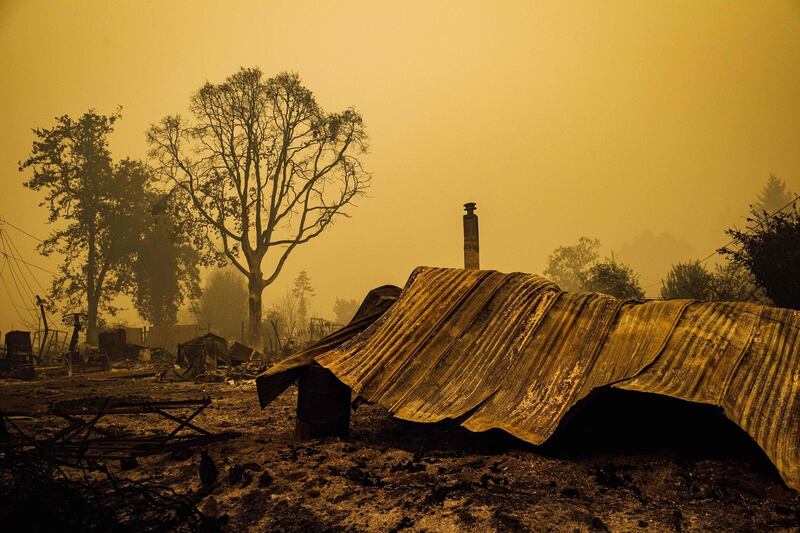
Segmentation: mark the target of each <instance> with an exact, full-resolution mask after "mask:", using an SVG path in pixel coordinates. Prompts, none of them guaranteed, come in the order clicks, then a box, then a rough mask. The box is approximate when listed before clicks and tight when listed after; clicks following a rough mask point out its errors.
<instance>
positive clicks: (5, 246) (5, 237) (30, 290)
mask: <svg viewBox="0 0 800 533" xmlns="http://www.w3.org/2000/svg"><path fill="white" fill-rule="evenodd" d="M0 238H1V239H2V240H3V249H4V250H10V251H11V257H12V258H13V259H14V260H15V261H16V260H17V257H16V255H15V254H14V251H13V250H11V249H10V247H11V246H13V243H12V242H11V239H10V238H9V237H8V235H7V234H6V232H0ZM16 267H17V271H16V272H15V271H14V269H13V268H12V272H13V273H14V274H15V275H16V274H17V273H18V274H19V279H20V280H21V281H22V284H23V285H24V287H25V288H27V289H28V293H29V294H30V297H31V299H32V300H33V299H35V296H36V291H34V290H33V287H31V284H30V283H28V278H27V276H25V273H24V272H23V271H22V267H21V266H20V265H19V263H16ZM26 268H27V267H26Z"/></svg>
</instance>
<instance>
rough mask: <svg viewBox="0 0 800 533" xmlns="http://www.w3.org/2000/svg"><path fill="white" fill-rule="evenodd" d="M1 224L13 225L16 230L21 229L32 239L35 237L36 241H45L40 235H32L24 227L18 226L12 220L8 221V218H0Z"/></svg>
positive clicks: (21, 231)
mask: <svg viewBox="0 0 800 533" xmlns="http://www.w3.org/2000/svg"><path fill="white" fill-rule="evenodd" d="M0 224H6V225H8V226H11V227H12V228H14V229H15V230H17V231H19V232H20V233H22V234H24V235H27V236H28V237H30V238H31V239H33V240H35V241H39V242H44V241H43V240H42V239H40V238H39V237H35V236H34V235H31V234H30V233H28V232H27V231H25V230H24V229H22V228H20V227H18V226H15V225H14V224H12V223H11V222H9V221H8V220H6V219H5V218H0Z"/></svg>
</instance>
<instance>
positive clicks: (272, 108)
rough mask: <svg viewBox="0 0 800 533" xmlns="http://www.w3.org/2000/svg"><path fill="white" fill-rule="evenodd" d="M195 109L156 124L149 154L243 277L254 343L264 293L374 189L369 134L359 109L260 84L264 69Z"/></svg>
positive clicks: (236, 78) (279, 79) (296, 88)
mask: <svg viewBox="0 0 800 533" xmlns="http://www.w3.org/2000/svg"><path fill="white" fill-rule="evenodd" d="M190 111H191V115H192V119H191V120H186V119H184V118H182V117H180V116H177V115H176V116H169V117H166V118H164V119H163V120H161V122H159V123H158V124H156V125H154V126H152V127H151V129H150V130H149V132H148V141H149V143H150V146H151V155H152V156H153V157H154V158H155V159H156V160H157V161H158V162H159V163H160V170H161V172H162V173H163V175H164V176H165V177H166V178H167V179H168V180H170V181H171V182H172V183H173V184H174V186H175V187H176V188H178V189H179V190H180V191H181V192H182V193H184V195H185V197H186V199H187V201H188V202H190V203H191V205H192V207H193V211H194V212H195V213H196V216H197V217H198V219H199V221H200V222H202V223H203V224H205V225H206V227H207V229H209V230H211V231H212V232H213V233H214V234H215V235H216V237H217V239H216V240H217V244H218V245H219V246H218V247H219V249H220V250H221V252H222V253H223V254H224V255H225V256H226V257H227V259H228V260H229V261H230V262H231V263H232V264H233V265H235V266H236V268H237V269H238V270H239V271H240V272H241V273H242V274H243V275H245V276H246V277H247V283H248V325H249V328H248V333H249V340H250V342H251V343H253V344H254V345H258V344H259V343H260V337H261V335H260V326H261V313H262V303H261V298H262V292H263V290H264V288H265V287H267V286H269V285H270V284H271V283H272V282H274V281H275V279H276V278H277V277H278V275H279V274H280V272H281V269H282V268H283V266H284V264H285V263H286V260H287V258H288V257H289V255H290V254H291V253H292V251H293V250H294V249H295V248H296V247H297V246H299V245H301V244H305V243H307V242H308V241H310V240H311V239H313V238H315V237H317V236H319V235H320V234H321V233H322V232H323V231H325V229H326V228H328V227H329V226H330V224H331V223H332V222H333V221H334V219H335V218H336V217H337V216H338V215H341V216H348V215H347V212H346V210H345V208H346V207H348V206H350V205H352V204H353V201H354V200H355V199H356V198H357V197H358V196H359V195H361V194H363V192H364V191H365V189H366V188H367V187H368V185H369V181H370V175H369V174H368V173H367V172H366V171H365V170H364V168H363V167H362V164H361V161H360V159H359V157H360V156H361V155H362V154H364V153H365V152H366V148H367V146H366V143H367V135H366V133H365V131H364V126H363V122H362V119H361V116H360V115H359V114H358V112H356V111H355V110H354V109H347V110H345V111H343V112H340V113H326V112H324V111H323V110H322V109H321V108H320V106H319V105H317V102H316V101H315V99H314V96H313V94H312V93H311V91H309V90H308V89H307V88H305V87H304V86H303V85H302V83H301V81H300V78H299V77H298V76H297V74H292V73H281V74H279V75H277V76H275V77H274V78H270V79H264V76H263V75H262V72H261V70H259V69H258V68H250V69H241V70H240V71H239V72H237V73H236V74H234V75H232V76H230V77H228V78H227V79H226V80H225V82H224V83H221V84H219V85H213V84H211V83H206V84H205V85H204V86H203V87H202V88H200V90H198V91H197V92H196V93H195V94H194V95H193V96H192V98H191V105H190Z"/></svg>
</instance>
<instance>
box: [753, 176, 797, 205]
mask: <svg viewBox="0 0 800 533" xmlns="http://www.w3.org/2000/svg"><path fill="white" fill-rule="evenodd" d="M793 198H794V193H793V192H792V191H790V190H789V188H788V187H786V182H784V181H783V180H782V179H779V178H778V177H777V176H776V175H775V174H770V175H769V179H768V180H767V183H766V184H765V185H764V188H763V189H762V190H761V193H760V194H759V195H758V200H757V201H756V203H754V204H753V209H755V210H756V211H765V212H767V213H774V212H775V211H777V210H779V209H781V208H782V207H785V206H786V204H788V203H789V202H791V201H792V199H793Z"/></svg>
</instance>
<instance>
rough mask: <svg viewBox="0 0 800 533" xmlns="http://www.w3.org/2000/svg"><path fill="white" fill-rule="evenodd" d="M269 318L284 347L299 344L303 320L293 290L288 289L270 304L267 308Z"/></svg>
mask: <svg viewBox="0 0 800 533" xmlns="http://www.w3.org/2000/svg"><path fill="white" fill-rule="evenodd" d="M267 320H268V321H269V323H270V326H271V327H272V329H273V331H274V333H275V335H276V336H277V338H278V342H279V344H280V345H281V346H282V347H284V348H285V347H287V346H289V347H292V346H294V347H296V346H297V344H298V342H299V339H298V337H299V336H300V334H301V333H302V332H301V329H302V326H303V322H302V320H301V318H300V312H299V305H298V300H297V297H296V296H295V295H294V294H293V292H288V291H287V293H286V294H285V295H283V297H282V298H280V299H278V300H277V301H276V302H275V303H273V304H272V305H271V306H270V308H269V309H268V310H267Z"/></svg>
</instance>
